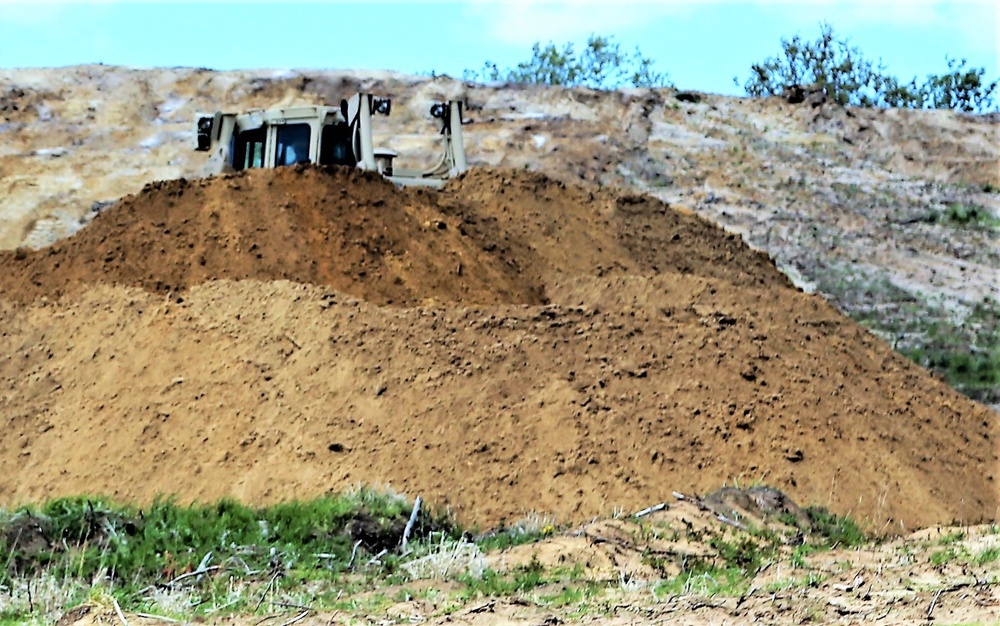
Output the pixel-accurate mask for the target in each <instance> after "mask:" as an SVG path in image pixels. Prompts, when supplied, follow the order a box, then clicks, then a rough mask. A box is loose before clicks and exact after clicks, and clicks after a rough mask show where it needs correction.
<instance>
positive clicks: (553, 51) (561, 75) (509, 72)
mask: <svg viewBox="0 0 1000 626" xmlns="http://www.w3.org/2000/svg"><path fill="white" fill-rule="evenodd" d="M465 78H466V79H467V80H475V81H483V82H508V83H523V84H534V85H560V86H564V87H590V88H591V89H617V88H619V87H624V86H633V87H670V86H671V83H670V80H669V79H668V78H667V75H666V74H664V73H660V72H657V71H656V70H655V69H654V68H653V61H652V60H651V59H649V58H648V57H646V56H644V55H643V54H642V52H641V51H640V50H639V48H636V49H635V52H632V53H629V52H625V51H623V50H622V48H621V45H620V44H619V43H617V42H615V40H614V38H613V37H603V36H599V35H591V36H590V38H589V39H588V40H587V45H586V46H585V47H584V48H583V50H582V51H580V52H579V53H577V52H576V49H575V48H574V46H573V44H572V43H565V44H563V45H562V46H556V44H555V43H553V42H549V43H548V44H546V45H545V46H544V47H543V46H542V44H541V43H540V42H536V43H535V45H533V46H532V48H531V58H530V59H528V60H527V61H523V62H521V63H518V64H517V65H516V66H514V67H508V68H503V69H501V68H499V67H498V66H497V64H496V63H493V62H491V61H487V62H486V63H485V64H484V65H483V67H482V68H481V69H479V70H466V71H465Z"/></svg>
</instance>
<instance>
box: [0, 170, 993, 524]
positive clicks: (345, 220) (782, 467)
mask: <svg viewBox="0 0 1000 626" xmlns="http://www.w3.org/2000/svg"><path fill="white" fill-rule="evenodd" d="M0 262H2V263H3V265H4V267H5V275H4V276H3V277H2V278H0V294H2V298H0V320H2V323H3V333H2V334H0V389H2V390H3V395H2V396H0V428H2V432H4V433H5V436H4V437H2V438H0V501H2V503H4V504H13V503H16V502H21V501H25V500H37V499H42V498H47V497H52V496H55V495H59V494H69V493H79V492H97V493H104V494H111V495H115V496H117V497H120V498H128V499H135V500H149V499H152V498H153V497H155V496H156V495H157V494H160V493H172V494H177V495H178V496H179V497H180V498H181V499H210V498H216V497H219V496H222V495H227V494H230V495H236V496H238V497H240V498H244V499H247V500H250V501H254V502H261V501H275V500H282V499H288V498H291V497H305V496H310V495H315V494H317V493H322V492H324V491H327V490H335V489H341V488H343V487H345V486H347V485H351V484H356V483H358V482H366V483H376V484H388V485H390V486H392V487H394V488H396V489H398V490H402V491H405V492H407V493H409V494H411V495H416V494H420V495H423V496H424V497H425V498H427V499H429V500H430V501H431V502H433V503H436V504H439V505H447V506H450V507H451V508H452V509H453V510H454V511H455V512H457V513H458V514H459V515H460V517H461V518H463V519H464V520H466V521H470V522H479V523H483V524H491V523H494V522H497V521H499V520H503V519H506V520H511V519H514V518H517V517H519V516H520V515H522V514H524V513H526V512H529V511H539V512H544V513H550V514H555V515H556V516H557V517H558V518H559V519H561V520H564V521H570V520H580V519H584V518H588V517H590V516H593V515H597V514H601V513H610V512H611V511H612V510H613V508H615V507H626V508H630V507H639V506H645V505H648V504H650V503H652V502H654V501H660V500H663V499H665V498H667V496H668V495H669V493H670V491H671V490H672V489H680V490H708V489H714V488H715V487H718V486H719V484H721V483H723V482H726V481H730V482H731V481H734V480H738V481H741V482H742V481H755V480H763V481H765V482H767V483H770V484H773V485H775V486H778V487H781V488H784V489H787V490H788V491H789V492H790V494H792V495H793V497H795V498H796V499H797V500H799V501H801V502H804V503H819V504H826V505H830V506H832V507H833V508H834V509H835V510H837V511H838V512H841V513H848V512H849V513H852V514H854V515H856V516H858V517H859V518H861V519H863V520H865V521H868V522H871V523H874V524H878V525H883V524H891V526H890V528H891V529H897V530H898V529H900V528H903V527H906V528H912V527H914V526H921V525H927V524H931V523H935V522H940V521H951V520H952V519H961V520H965V521H973V520H977V519H983V518H992V517H994V516H996V515H997V506H998V502H997V500H998V494H997V487H996V470H997V450H996V447H995V441H996V423H995V419H996V416H995V415H994V414H993V413H991V412H989V411H988V410H987V409H985V408H983V407H981V406H979V405H976V404H974V403H972V402H970V401H968V400H966V399H965V398H963V397H962V396H960V395H958V394H957V393H955V392H954V391H952V390H950V389H949V388H947V387H946V386H945V385H943V384H942V383H940V382H938V381H936V380H934V379H932V378H931V377H929V376H928V375H927V374H926V373H925V372H924V371H923V370H921V369H919V368H917V367H916V366H914V365H912V364H910V363H909V362H907V361H906V360H904V359H903V358H902V357H899V356H898V355H896V354H895V353H893V352H892V351H891V350H890V349H889V348H888V347H887V346H886V345H884V344H883V343H882V342H881V341H879V340H877V339H875V338H874V337H872V336H871V335H870V334H868V333H867V332H866V331H864V330H863V329H861V328H860V327H858V326H857V325H855V324H854V323H852V322H850V321H849V320H848V319H846V318H844V317H843V316H841V315H840V314H839V313H837V312H836V311H835V310H834V309H833V308H832V307H830V306H829V305H828V304H826V303H825V302H824V301H823V300H822V299H820V298H818V297H815V296H810V295H807V294H804V293H801V292H799V291H798V290H796V289H794V288H792V287H790V286H789V283H788V281H787V280H786V279H785V278H784V276H783V275H782V274H780V273H779V272H778V271H777V270H776V269H775V268H774V267H773V265H772V264H771V263H770V262H769V261H768V259H767V258H766V257H765V256H763V255H761V254H759V253H756V252H753V251H751V250H749V249H748V248H747V247H746V246H744V245H743V243H742V241H741V240H740V239H739V238H738V237H735V236H733V235H731V234H727V233H725V232H724V231H722V230H720V229H717V228H715V227H713V226H711V225H709V224H708V223H706V222H704V221H702V220H701V219H699V218H697V217H695V216H691V215H687V214H684V213H681V212H677V211H674V210H673V209H671V208H670V207H668V206H666V205H664V204H662V203H660V202H658V201H656V200H651V199H648V198H644V197H639V196H632V195H628V194H620V193H617V192H611V191H600V190H589V189H583V188H573V187H566V186H564V185H563V184H561V183H557V182H554V181H551V180H549V179H547V178H545V177H543V176H541V175H537V174H529V173H524V172H514V171H506V170H497V171H489V170H486V171H475V172H472V173H470V174H469V175H467V176H465V177H463V178H462V179H460V180H457V181H454V182H453V183H451V184H450V185H449V187H448V188H446V189H445V190H444V191H442V192H433V191H426V190H423V191H417V190H397V189H395V188H394V187H392V186H391V185H388V184H386V183H385V182H384V181H382V180H380V179H378V178H375V177H371V176H367V175H365V174H362V173H359V172H356V171H353V170H341V169H332V170H323V169H316V168H291V169H281V170H277V171H270V172H268V171H255V172H251V173H248V174H243V175H240V176H230V177H219V178H215V179H210V180H204V181H195V182H182V181H174V182H168V183H157V184H153V185H150V186H148V187H147V188H146V189H145V190H144V191H143V192H142V193H140V194H137V195H136V196H134V197H129V198H126V199H124V200H123V201H122V202H121V203H120V204H118V205H117V206H114V207H112V208H109V209H107V210H106V212H105V213H103V214H102V215H100V216H99V217H98V218H97V219H95V220H94V222H93V223H92V224H91V225H90V226H88V227H87V228H85V229H84V230H82V231H81V232H79V233H78V234H77V235H75V236H74V237H72V238H70V239H67V240H65V241H63V242H60V243H58V244H56V245H54V246H52V247H51V248H48V249H43V250H40V251H37V252H34V251H25V250H21V251H17V252H9V253H3V254H2V255H0ZM220 279H224V280H220ZM225 279H228V280H225ZM388 304H392V305H393V306H386V305H388Z"/></svg>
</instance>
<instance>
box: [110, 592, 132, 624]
mask: <svg viewBox="0 0 1000 626" xmlns="http://www.w3.org/2000/svg"><path fill="white" fill-rule="evenodd" d="M111 604H114V605H115V613H117V614H118V619H120V620H121V621H122V626H128V620H127V619H125V614H124V613H122V607H121V606H120V605H119V604H118V599H117V598H115V597H114V596H111Z"/></svg>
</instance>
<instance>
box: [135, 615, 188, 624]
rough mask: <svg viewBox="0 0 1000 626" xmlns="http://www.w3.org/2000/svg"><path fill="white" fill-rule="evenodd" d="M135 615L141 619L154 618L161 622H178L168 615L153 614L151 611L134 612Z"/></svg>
mask: <svg viewBox="0 0 1000 626" xmlns="http://www.w3.org/2000/svg"><path fill="white" fill-rule="evenodd" d="M135 616H136V617H141V618H143V619H155V620H158V621H161V622H167V623H168V624H180V623H181V621H180V620H179V619H173V618H170V617H163V616H162V615H153V614H152V613H136V614H135Z"/></svg>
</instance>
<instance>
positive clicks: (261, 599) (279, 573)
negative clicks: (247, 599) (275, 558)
mask: <svg viewBox="0 0 1000 626" xmlns="http://www.w3.org/2000/svg"><path fill="white" fill-rule="evenodd" d="M278 576H281V570H278V571H276V572H275V573H274V575H273V576H271V580H269V581H267V586H266V587H264V593H262V594H260V599H259V600H257V606H255V607H254V608H253V612H254V613H256V612H257V611H259V610H260V605H262V604H264V598H266V597H267V592H268V591H270V590H271V586H272V585H274V581H275V580H277V578H278Z"/></svg>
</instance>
